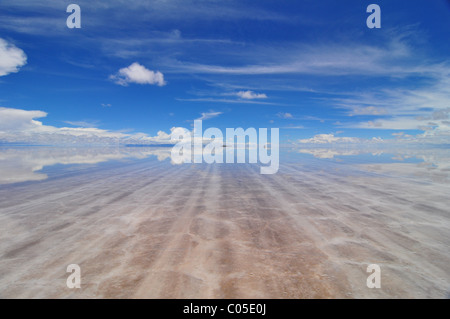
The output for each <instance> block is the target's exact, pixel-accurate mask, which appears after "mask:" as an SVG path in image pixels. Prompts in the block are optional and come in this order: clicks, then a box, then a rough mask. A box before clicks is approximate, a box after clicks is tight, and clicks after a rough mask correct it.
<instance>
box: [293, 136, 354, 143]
mask: <svg viewBox="0 0 450 319" xmlns="http://www.w3.org/2000/svg"><path fill="white" fill-rule="evenodd" d="M298 142H299V143H301V144H331V143H359V142H361V140H360V139H359V138H357V137H336V136H334V134H318V135H315V136H314V137H312V138H308V139H301V140H299V141H298Z"/></svg>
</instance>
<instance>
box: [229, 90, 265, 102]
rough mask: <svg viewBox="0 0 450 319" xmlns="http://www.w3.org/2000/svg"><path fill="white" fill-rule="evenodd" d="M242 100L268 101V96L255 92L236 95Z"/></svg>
mask: <svg viewBox="0 0 450 319" xmlns="http://www.w3.org/2000/svg"><path fill="white" fill-rule="evenodd" d="M236 95H237V96H239V97H240V98H241V99H247V100H253V99H267V95H266V94H264V93H255V92H253V91H239V92H237V93H236Z"/></svg>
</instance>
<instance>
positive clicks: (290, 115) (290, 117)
mask: <svg viewBox="0 0 450 319" xmlns="http://www.w3.org/2000/svg"><path fill="white" fill-rule="evenodd" d="M277 116H278V117H280V118H282V119H292V118H293V116H292V114H291V113H284V112H279V113H277Z"/></svg>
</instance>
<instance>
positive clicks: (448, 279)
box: [0, 147, 450, 298]
mask: <svg viewBox="0 0 450 319" xmlns="http://www.w3.org/2000/svg"><path fill="white" fill-rule="evenodd" d="M0 172H1V174H0V238H1V240H0V296H1V297H4V298H18V297H43V298H81V297H97V298H102V297H112V298H422V297H433V298H445V297H446V294H447V292H448V290H449V288H450V266H449V265H450V253H449V249H448V247H449V245H450V231H449V230H450V209H449V207H450V199H449V196H448V194H450V180H449V174H450V152H449V151H447V150H446V149H429V150H418V149H406V150H396V151H395V152H392V151H383V150H364V151H361V150H355V149H325V148H323V149H288V150H284V151H283V152H282V153H281V156H280V169H279V171H278V173H277V174H274V175H261V174H260V173H259V166H258V165H250V164H181V165H173V164H172V163H171V158H170V148H151V147H148V148H127V147H118V148H49V147H9V148H2V149H0ZM69 264H78V265H79V266H80V268H81V274H82V275H81V289H69V288H67V286H66V279H67V277H68V275H69V274H68V273H66V267H67V265H69ZM370 264H378V265H379V266H380V268H381V288H380V289H370V288H368V287H367V285H366V281H367V277H368V276H369V273H367V272H366V269H367V266H368V265H370Z"/></svg>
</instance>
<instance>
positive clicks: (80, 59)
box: [0, 0, 450, 143]
mask: <svg viewBox="0 0 450 319" xmlns="http://www.w3.org/2000/svg"><path fill="white" fill-rule="evenodd" d="M69 3H70V2H67V1H56V0H51V1H50V0H42V1H39V2H36V1H23V0H15V1H9V2H7V3H4V2H3V3H2V4H0V21H1V23H0V39H2V40H1V42H0V57H1V59H2V60H3V62H0V107H1V109H0V116H1V117H2V118H3V119H2V118H0V140H3V141H18V140H20V139H23V140H24V141H28V142H34V141H42V139H43V137H42V136H46V135H45V134H49V133H51V134H53V135H56V133H62V134H63V135H64V136H66V135H71V136H72V135H74V136H77V137H78V136H80V134H81V135H82V134H85V135H86V134H88V135H89V134H91V135H93V136H97V137H99V138H102V137H105V136H106V137H107V138H119V139H120V138H123V137H126V138H132V137H139V138H142V137H143V136H144V137H155V136H159V137H160V138H159V139H154V141H156V142H157V141H159V140H161V141H162V140H164V139H165V138H167V136H166V135H164V134H162V133H160V134H159V135H157V134H158V132H164V133H168V134H170V130H171V128H173V127H186V128H190V127H191V125H192V121H193V120H194V119H198V118H203V119H205V122H204V125H203V126H204V128H206V127H219V128H222V129H225V128H226V127H244V128H247V127H279V128H280V129H281V131H280V138H281V139H282V141H283V142H286V143H287V142H294V143H296V142H298V141H299V140H301V141H304V142H306V141H310V142H315V141H317V140H314V136H317V135H319V134H327V135H326V136H328V137H330V138H328V139H327V138H325V139H326V140H327V141H331V142H339V141H344V140H345V139H344V137H355V138H359V139H372V138H373V137H380V138H382V139H384V140H386V139H396V140H398V139H405V140H408V141H419V142H420V141H424V140H426V141H427V142H433V143H449V141H450V119H449V114H450V79H449V78H450V77H449V75H450V41H449V35H450V3H449V1H445V0H433V1H425V0H421V1H408V2H405V1H399V0H397V1H392V0H390V1H380V0H377V1H361V0H352V1H350V0H349V1H331V0H323V1H312V0H311V1H242V0H241V1H189V0H187V1H186V0H183V1H181V0H180V1H171V0H167V1H162V0H160V1H137V0H131V1H118V0H117V1H81V0H80V1H74V3H76V4H78V5H79V6H80V7H81V25H82V27H81V29H69V28H67V26H66V19H67V17H68V16H69V13H66V7H67V5H68V4H69ZM371 3H376V4H378V5H380V7H381V11H382V14H381V21H382V22H381V23H382V27H381V29H369V28H367V26H366V18H367V17H368V15H369V14H368V13H366V8H367V6H368V5H369V4H371ZM133 66H134V67H133ZM30 111H33V112H30ZM137 133H143V134H140V135H135V134H137ZM36 136H40V137H39V138H36ZM323 136H324V135H322V138H321V140H322V141H323V140H324V138H323ZM341 137H342V139H341V140H340V139H339V138H341ZM319 140H320V139H319ZM55 141H56V137H55ZM346 141H348V140H346Z"/></svg>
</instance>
